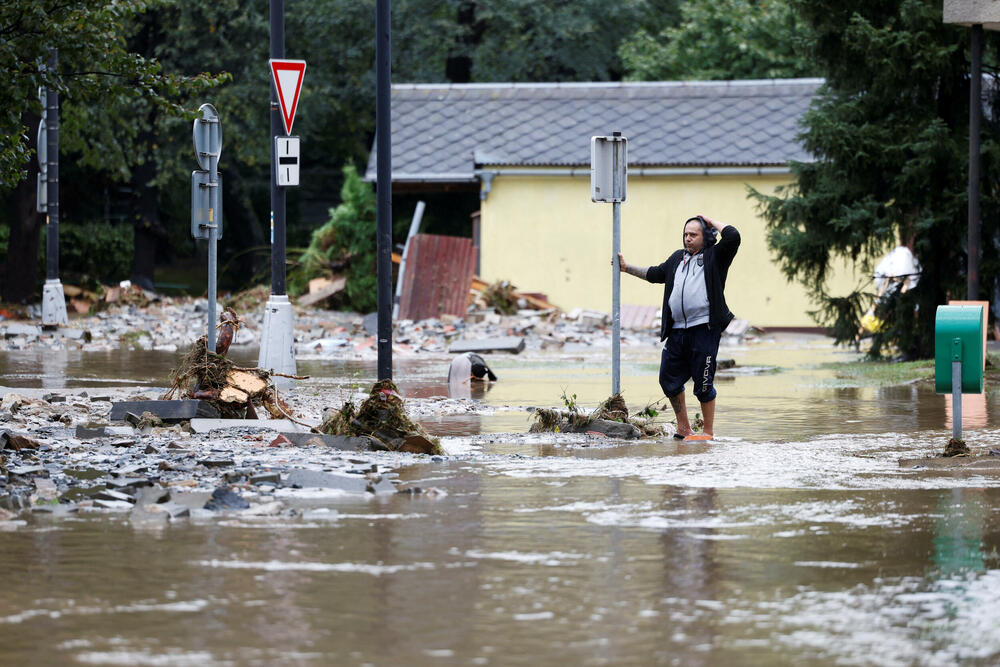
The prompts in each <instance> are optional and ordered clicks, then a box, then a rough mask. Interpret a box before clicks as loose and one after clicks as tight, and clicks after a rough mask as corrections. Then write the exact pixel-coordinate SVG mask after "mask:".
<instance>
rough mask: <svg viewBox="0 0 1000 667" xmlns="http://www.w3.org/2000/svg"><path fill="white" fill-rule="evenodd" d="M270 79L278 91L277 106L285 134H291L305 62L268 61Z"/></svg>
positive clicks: (304, 71)
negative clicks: (278, 105)
mask: <svg viewBox="0 0 1000 667" xmlns="http://www.w3.org/2000/svg"><path fill="white" fill-rule="evenodd" d="M268 63H269V64H270V65H271V78H272V79H273V80H274V87H275V88H277V90H278V104H280V105H281V120H282V122H284V124H285V134H291V133H292V122H294V121H295V108H296V107H298V105H299V93H300V92H302V79H304V78H305V76H306V61H305V60H273V59H272V60H269V61H268Z"/></svg>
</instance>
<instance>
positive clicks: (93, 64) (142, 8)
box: [0, 0, 222, 187]
mask: <svg viewBox="0 0 1000 667" xmlns="http://www.w3.org/2000/svg"><path fill="white" fill-rule="evenodd" d="M173 1H174V0H134V1H132V2H111V1H109V0H73V1H71V2H62V1H60V0H5V1H4V2H3V3H0V35H3V39H2V40H0V108H2V109H3V111H2V112H0V129H2V132H0V136H3V137H4V139H3V141H2V142H0V186H6V187H12V186H13V185H15V184H16V183H17V182H19V181H20V180H22V179H23V178H24V177H25V175H26V172H25V171H24V165H25V162H26V159H27V158H28V152H27V144H28V136H27V132H28V128H27V127H26V125H25V122H24V117H23V116H22V112H25V111H30V112H33V113H35V114H36V115H37V114H39V113H41V104H40V103H39V102H38V95H37V89H38V87H39V86H49V87H55V88H56V89H57V90H58V91H59V93H60V96H61V98H62V99H61V102H63V103H65V104H66V106H67V117H66V119H65V122H66V128H65V130H64V131H65V136H64V137H62V138H61V139H62V141H63V142H65V145H66V146H67V147H71V146H73V145H75V144H81V145H82V143H81V142H84V137H90V138H91V139H96V138H98V137H100V136H101V133H100V132H99V131H98V130H100V129H101V128H97V127H92V126H90V125H87V124H86V123H84V122H80V121H74V120H73V113H72V111H70V110H71V109H72V108H73V106H74V105H77V108H79V109H86V110H87V113H86V114H85V115H86V116H88V117H90V118H91V119H94V120H96V119H101V118H103V119H105V120H106V122H107V123H108V124H109V125H111V126H117V125H116V124H117V123H119V122H121V121H125V123H124V125H123V127H122V129H123V132H119V133H118V135H119V136H124V137H125V138H131V137H134V136H135V134H136V132H137V128H136V125H135V123H134V122H128V121H129V120H130V119H129V118H127V117H126V115H125V114H124V113H116V110H117V109H119V108H120V107H119V105H120V104H121V103H122V102H126V101H142V102H143V103H148V104H151V105H154V106H156V107H157V108H158V109H160V111H161V112H163V113H165V114H167V115H183V114H184V113H185V109H184V107H183V105H182V104H181V103H180V99H179V98H180V97H181V96H183V95H184V94H185V93H189V92H191V91H194V90H198V89H204V88H206V87H209V86H212V85H215V84H217V83H218V82H220V81H221V80H222V79H220V78H219V77H212V76H209V75H204V74H195V75H193V76H184V75H177V74H172V73H168V72H165V71H164V70H163V68H162V66H161V65H160V63H158V62H157V61H156V60H155V59H153V58H149V57H145V56H143V55H140V54H138V53H135V52H133V51H131V50H130V49H129V48H128V45H127V43H126V38H127V26H129V25H130V24H131V23H132V22H133V21H134V20H135V19H136V17H137V16H139V15H141V14H142V13H144V12H146V11H150V10H153V9H156V8H159V7H163V6H167V5H169V4H171V3H172V2H173ZM50 47H52V48H56V49H58V51H59V67H58V69H57V70H56V71H43V69H42V67H41V66H42V65H44V64H46V63H47V62H48V59H49V52H48V49H49V48H50ZM90 148H91V150H92V151H94V153H95V154H96V155H100V158H101V159H102V160H110V161H111V162H112V167H111V168H112V169H117V170H119V171H120V170H121V169H122V168H123V166H124V165H125V162H126V161H125V160H124V159H123V158H122V156H124V155H127V153H126V152H125V151H121V150H119V151H116V152H111V153H107V152H100V151H98V150H96V149H97V148H99V147H90Z"/></svg>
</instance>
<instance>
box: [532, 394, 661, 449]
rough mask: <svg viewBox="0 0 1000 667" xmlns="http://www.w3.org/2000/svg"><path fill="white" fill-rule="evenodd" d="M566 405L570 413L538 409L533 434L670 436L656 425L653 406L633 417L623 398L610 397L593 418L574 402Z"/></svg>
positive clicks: (594, 413) (632, 437) (611, 436)
mask: <svg viewBox="0 0 1000 667" xmlns="http://www.w3.org/2000/svg"><path fill="white" fill-rule="evenodd" d="M574 399H575V396H574ZM566 402H567V408H568V409H567V410H554V409H548V408H538V409H536V410H535V418H534V421H533V422H532V424H531V428H530V429H529V430H530V432H531V433H589V434H592V435H601V436H606V437H609V438H621V439H625V440H633V439H636V438H656V437H662V436H665V435H666V434H667V432H666V429H664V427H663V426H661V425H660V424H657V423H656V422H655V421H654V418H655V417H656V414H657V412H656V411H655V410H654V409H653V408H652V406H647V407H646V408H645V409H643V410H642V411H640V412H639V413H638V414H636V415H632V416H630V415H629V412H628V406H627V405H626V404H625V399H624V398H622V395H621V394H615V395H613V396H611V397H609V398H608V399H606V400H605V401H604V402H602V403H601V404H600V405H599V406H597V409H596V410H594V411H593V412H591V413H590V414H587V413H584V412H582V411H581V410H580V409H579V408H578V407H577V406H576V404H575V401H566Z"/></svg>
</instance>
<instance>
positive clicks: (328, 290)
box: [296, 277, 347, 306]
mask: <svg viewBox="0 0 1000 667" xmlns="http://www.w3.org/2000/svg"><path fill="white" fill-rule="evenodd" d="M346 286H347V278H344V277H340V278H335V279H333V280H331V281H330V284H328V285H325V286H324V287H320V288H319V289H318V290H316V291H315V292H310V293H309V294H303V295H302V296H300V297H299V298H298V299H297V300H296V302H297V303H298V304H299V305H300V306H312V305H315V304H317V303H319V302H320V301H325V300H326V299H329V298H330V297H331V296H333V295H334V294H336V293H337V292H339V291H341V290H343V289H344V287H346Z"/></svg>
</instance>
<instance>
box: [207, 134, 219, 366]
mask: <svg viewBox="0 0 1000 667" xmlns="http://www.w3.org/2000/svg"><path fill="white" fill-rule="evenodd" d="M216 123H218V120H216ZM211 131H212V130H211V129H210V130H209V132H211ZM209 164H210V165H211V168H210V169H209V171H208V187H209V190H208V201H209V205H208V349H209V351H211V352H214V351H215V300H216V297H217V296H218V293H219V288H218V284H217V283H218V277H217V276H216V272H217V271H218V240H219V222H220V221H219V220H218V219H217V211H216V209H217V208H218V205H217V204H218V202H219V200H220V199H221V198H222V192H221V191H220V188H219V156H215V157H214V158H209Z"/></svg>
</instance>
